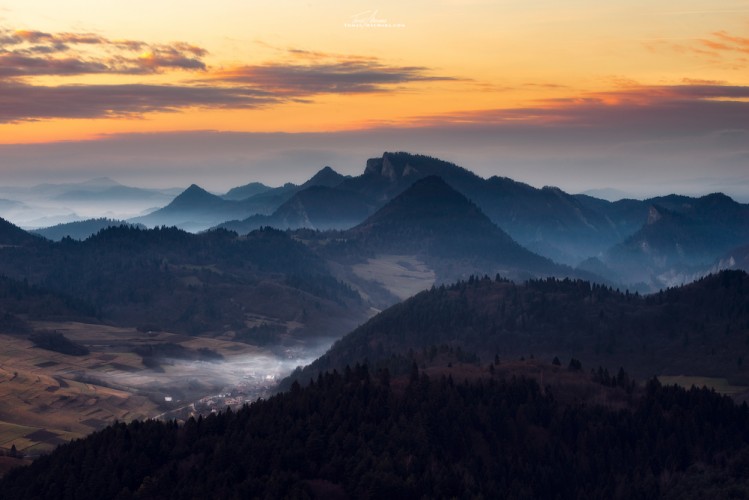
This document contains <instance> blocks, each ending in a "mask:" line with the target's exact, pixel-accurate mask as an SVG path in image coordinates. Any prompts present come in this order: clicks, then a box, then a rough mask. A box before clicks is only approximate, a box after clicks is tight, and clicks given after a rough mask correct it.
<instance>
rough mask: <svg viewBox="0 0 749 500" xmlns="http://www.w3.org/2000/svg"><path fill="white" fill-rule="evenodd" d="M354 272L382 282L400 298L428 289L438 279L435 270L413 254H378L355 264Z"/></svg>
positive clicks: (359, 275) (403, 298) (367, 278)
mask: <svg viewBox="0 0 749 500" xmlns="http://www.w3.org/2000/svg"><path fill="white" fill-rule="evenodd" d="M353 272H354V274H355V275H356V276H358V277H360V278H362V279H364V280H367V281H376V282H378V283H380V284H381V285H382V286H383V287H384V288H385V289H386V290H388V291H389V292H390V293H392V294H393V295H395V296H396V297H398V298H399V299H400V300H405V299H407V298H408V297H411V296H412V295H415V294H417V293H419V292H420V291H422V290H426V289H428V288H429V287H431V286H432V285H433V284H434V282H435V279H436V275H435V273H434V271H433V270H431V269H429V268H428V267H427V266H426V265H425V264H424V263H423V262H421V261H420V260H419V259H417V258H416V257H415V256H412V255H378V256H377V258H375V259H367V262H366V263H361V264H356V265H355V266H353Z"/></svg>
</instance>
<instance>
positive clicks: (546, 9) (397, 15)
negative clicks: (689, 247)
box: [0, 0, 749, 192]
mask: <svg viewBox="0 0 749 500" xmlns="http://www.w3.org/2000/svg"><path fill="white" fill-rule="evenodd" d="M747 66H749V6H748V5H747V4H746V3H745V2H741V1H734V0H721V1H719V2H710V3H708V2H706V1H696V0H692V1H686V2H685V1H679V2H676V1H673V0H669V1H664V2H659V3H658V4H657V5H654V4H653V3H652V2H646V1H644V0H628V1H627V2H623V1H620V2H613V3H609V4H600V3H597V2H593V1H591V0H578V1H575V2H571V3H569V2H568V3H566V4H564V5H561V4H559V3H558V2H552V1H550V0H539V1H537V2H523V3H518V2H510V1H484V0H465V1H463V0H443V1H440V2H412V3H408V4H407V5H403V4H399V3H396V2H391V1H387V2H381V3H379V4H378V5H377V6H373V5H371V4H368V3H364V2H354V3H350V4H347V6H345V7H341V6H340V5H339V4H336V3H334V2H331V1H320V2H314V3H301V2H295V1H287V2H276V3H272V4H262V5H261V4H251V3H249V2H248V3H242V2H236V1H233V0H217V1H214V2H211V3H203V2H191V3H189V4H185V3H184V2H175V1H171V0H165V1H163V2H145V1H142V0H135V1H131V2H127V3H126V2H120V1H112V2H108V4H107V5H106V8H102V9H96V10H94V9H91V8H90V7H89V5H88V4H87V2H85V1H83V0H73V1H69V2H65V3H64V5H63V4H62V3H60V2H52V1H50V0H42V1H35V2H21V1H19V0H11V1H9V2H5V4H4V7H3V8H2V9H0V146H2V145H5V146H4V147H0V171H2V172H3V173H5V174H8V176H7V178H14V177H19V176H20V171H19V169H20V168H21V167H19V165H21V164H27V165H28V164H29V163H28V161H27V160H28V159H26V160H24V159H22V160H23V161H21V162H20V163H18V164H17V165H14V164H10V163H11V162H12V161H13V160H14V158H17V156H16V153H17V152H18V151H23V150H24V148H22V147H21V146H22V145H24V144H26V145H35V144H37V145H40V146H44V145H47V146H49V145H53V144H59V143H71V144H80V145H81V146H80V148H79V149H78V150H77V151H76V152H75V154H76V155H78V157H79V158H80V161H81V163H83V164H92V163H95V162H92V161H91V158H90V157H89V155H90V149H91V148H92V147H93V146H92V145H91V144H90V143H91V142H97V141H104V142H106V141H111V140H113V138H116V137H118V136H123V137H131V136H132V134H146V135H147V134H154V135H155V136H156V135H163V134H167V135H173V134H190V135H191V136H194V134H195V132H197V131H212V132H216V133H219V134H220V133H244V134H250V135H252V134H265V133H282V134H302V135H304V134H323V135H325V134H335V133H339V134H344V135H345V134H350V133H355V132H366V131H371V133H372V137H373V138H372V140H371V141H370V143H369V144H368V145H367V147H364V145H362V146H361V147H360V149H359V150H358V151H359V152H360V153H359V154H361V156H367V155H370V154H371V153H372V152H374V151H377V150H379V152H382V151H383V150H392V149H397V148H398V146H400V145H399V144H394V145H392V146H390V145H389V144H384V143H383V141H382V140H381V137H382V136H383V130H386V129H391V130H402V131H404V132H403V136H404V137H406V136H409V134H410V135H414V134H417V135H419V140H418V141H415V143H416V144H415V146H414V147H417V148H418V151H416V152H422V153H431V152H432V151H433V150H434V151H436V152H439V151H440V149H441V142H442V141H441V139H439V137H440V133H437V132H435V131H442V130H445V129H454V130H455V135H456V136H465V137H469V136H470V134H469V132H470V130H471V129H472V128H473V129H476V128H480V129H481V132H480V134H483V135H482V136H483V137H484V142H483V143H480V144H478V143H476V141H475V140H474V139H467V140H468V141H469V142H471V143H472V144H473V145H472V146H471V155H473V156H470V155H469V156H466V155H463V153H461V152H460V150H461V148H462V149H466V148H467V146H462V145H461V144H456V146H455V147H456V151H457V156H458V157H459V159H460V158H463V157H465V158H469V161H471V159H472V158H473V157H474V156H475V155H476V154H478V153H477V151H479V150H480V149H482V148H483V149H485V150H486V151H490V152H491V154H492V155H495V154H498V153H499V154H501V153H502V151H507V150H508V147H505V148H504V149H503V148H499V149H498V147H497V146H496V144H497V143H501V142H503V140H504V137H506V136H507V135H513V136H515V137H518V138H519V141H520V142H522V143H527V144H528V146H527V147H528V148H529V149H528V157H527V158H523V152H522V151H520V150H519V149H518V148H516V147H513V148H511V149H512V151H511V154H509V156H508V157H507V158H506V159H507V161H506V162H505V163H507V164H508V165H509V166H508V168H509V172H510V173H512V172H513V171H517V170H518V169H519V168H520V167H517V165H521V164H527V165H533V164H535V163H537V162H538V161H540V159H539V158H537V152H536V151H535V150H537V149H539V148H538V147H536V146H535V145H534V144H533V143H532V141H531V138H533V137H539V136H543V137H544V138H546V140H551V141H552V142H558V149H557V154H558V155H559V154H561V155H562V156H563V157H564V158H567V160H569V161H563V162H561V163H560V165H562V166H563V167H560V168H566V169H569V168H572V167H573V165H572V158H569V157H567V156H565V155H569V154H570V153H569V152H570V151H572V150H573V149H574V150H576V151H579V154H577V158H578V159H581V158H582V160H580V161H584V159H585V158H592V157H594V156H596V155H598V156H599V157H600V156H602V154H601V148H609V150H610V151H612V152H613V153H612V154H618V153H619V152H621V151H623V149H625V148H628V147H631V145H632V144H641V143H643V142H647V141H648V137H649V136H648V135H646V133H647V134H650V137H652V139H654V140H663V139H664V138H665V139H668V140H672V141H674V143H673V144H672V146H673V147H674V150H673V151H672V154H671V155H669V151H668V148H667V147H666V146H663V147H660V148H659V150H658V152H657V155H656V156H654V157H653V162H652V163H653V164H654V165H656V166H663V167H662V168H675V167H673V164H674V163H676V159H678V158H681V157H682V156H683V155H682V151H680V150H679V149H678V148H679V147H681V145H682V144H685V143H686V144H689V143H692V142H695V141H696V142H700V141H702V142H710V140H711V139H710V138H711V137H715V136H716V134H717V135H720V134H725V133H730V132H731V131H739V132H741V133H743V132H745V131H747V130H749V72H747V71H746V70H747ZM653 124H655V125H653ZM572 130H576V131H577V132H578V133H577V134H576V135H575V134H571V131H572ZM586 130H588V131H589V132H590V138H589V140H586V138H585V137H584V134H585V131H586ZM550 131H557V132H558V137H561V138H566V139H565V140H557V139H556V137H557V136H555V135H554V134H551V133H550ZM602 131H608V132H609V133H608V135H605V134H604V135H605V137H603V136H602V135H601V132H602ZM430 134H432V137H433V140H432V142H431V143H430V140H429V138H428V137H429V135H430ZM492 134H495V135H492ZM496 134H500V135H496ZM385 135H386V134H385ZM571 135H575V137H576V138H573V137H571ZM214 136H215V135H212V134H206V136H205V137H206V140H210V138H211V137H214ZM342 137H343V136H342ZM549 138H550V139H549ZM617 138H619V139H617ZM565 141H566V142H565ZM332 142H335V141H332ZM718 142H720V141H718ZM432 144H433V146H432ZM406 146H408V144H406ZM284 147H286V148H290V149H294V148H295V145H294V143H293V141H292V142H290V143H289V144H286V145H285V146H284ZM305 147H306V146H305ZM326 147H328V148H329V146H326ZM548 147H549V146H548V144H546V145H543V146H542V147H541V148H540V149H547V148H548ZM638 147H639V146H638ZM711 147H712V146H711ZM212 148H213V146H208V149H212ZM27 149H28V148H27ZM8 151H11V152H12V154H9V153H7V152H8ZM702 152H703V153H704V154H702V155H701V158H700V161H702V162H703V164H702V168H703V170H704V172H705V173H708V172H710V173H713V174H716V175H718V176H722V177H725V178H727V177H729V176H731V175H734V176H741V170H740V166H741V165H742V164H743V163H742V162H745V159H746V158H749V156H748V155H749V151H747V148H746V147H741V146H740V145H739V144H738V143H732V146H731V149H730V150H729V151H726V150H725V149H724V145H722V143H721V144H718V145H714V148H713V149H710V147H707V146H706V149H703V150H702ZM630 153H631V152H628V153H627V154H630ZM71 154H73V153H71ZM98 154H100V155H103V156H101V158H100V159H101V162H100V164H101V165H102V168H104V169H106V168H107V167H106V166H107V165H108V164H110V163H113V162H114V163H117V161H114V160H112V161H110V159H108V158H107V157H106V154H105V153H98ZM215 154H216V155H217V163H220V164H226V163H227V162H228V160H223V159H222V153H221V151H220V150H219V149H216V150H215ZM164 155H168V151H167V152H162V153H158V154H156V153H154V156H153V158H152V162H151V163H152V164H151V165H150V167H149V168H161V167H160V166H159V165H158V162H159V158H162V157H163V156H164ZM534 155H535V156H536V158H535V159H534V158H533V157H534ZM136 156H137V155H136ZM241 156H242V158H245V159H246V164H247V165H253V164H255V163H257V162H258V161H259V160H261V159H262V158H260V159H258V158H255V157H253V156H252V152H243V153H242V155H241ZM346 157H347V158H350V157H351V155H348V156H346ZM544 157H546V158H553V157H554V153H553V151H548V152H546V153H544ZM603 157H604V159H605V155H603ZM476 158H478V157H476ZM235 160H236V158H235ZM36 161H37V162H38V163H37V164H38V167H37V168H38V170H36V171H34V172H32V171H28V172H26V174H27V176H28V177H33V175H32V174H34V173H35V172H36V174H37V175H36V176H37V177H44V176H49V175H51V174H52V173H54V172H59V173H60V175H61V176H63V177H64V176H65V174H66V173H67V172H68V171H67V170H66V168H65V167H64V166H60V162H59V159H56V158H53V157H50V158H46V159H45V158H42V157H39V156H38V155H37V157H36ZM118 161H119V160H118ZM622 161H623V160H622ZM24 162H26V163H24ZM477 162H478V163H479V164H481V165H484V164H487V161H486V158H483V159H482V158H478V160H477ZM643 162H644V159H643ZM614 163H615V164H617V165H621V164H622V163H621V162H620V163H617V162H614ZM512 165H516V167H513V166H512ZM669 165H671V166H669ZM318 166H319V165H315V167H318ZM466 166H468V167H469V168H470V167H471V165H466ZM505 166H507V165H503V168H504V167H505ZM697 167H698V166H697V165H691V166H689V167H688V169H690V175H692V176H694V172H693V170H695V169H697ZM92 168H93V167H92ZM133 168H134V170H135V171H137V168H136V167H133ZM310 168H312V166H310ZM339 168H340V167H339ZM487 168H488V167H487ZM513 168H514V169H515V170H513ZM601 168H602V169H604V170H606V169H608V168H614V167H613V166H610V165H608V164H607V162H606V161H603V162H602V163H601ZM230 170H231V169H226V170H225V175H227V176H228V175H232V174H231V171H230ZM169 171H170V170H169V169H167V168H165V169H164V173H165V175H166V174H167V173H168V172H169ZM487 172H489V170H488V169H487ZM11 173H12V174H13V175H10V174H11ZM99 173H101V172H99ZM103 173H104V174H106V171H103ZM497 173H498V174H502V172H497ZM674 173H675V174H677V175H679V174H680V172H679V171H678V170H674ZM541 174H542V172H537V173H536V174H535V176H536V177H539V178H540V176H541ZM575 175H579V174H575ZM530 177H531V178H533V177H534V175H530ZM682 177H683V176H682ZM19 178H20V177H19ZM562 178H564V176H562ZM245 179H246V177H245V178H243V179H237V180H236V181H235V182H240V181H243V180H245ZM550 181H551V182H554V178H553V177H552V178H551V179H550ZM227 182H228V181H227ZM601 182H603V180H601ZM599 184H600V182H599ZM747 192H749V190H748V191H747Z"/></svg>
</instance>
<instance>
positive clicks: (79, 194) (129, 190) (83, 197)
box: [52, 185, 174, 203]
mask: <svg viewBox="0 0 749 500" xmlns="http://www.w3.org/2000/svg"><path fill="white" fill-rule="evenodd" d="M172 198H174V196H172V195H170V194H167V193H164V192H162V191H159V190H155V189H143V188H136V187H129V186H122V185H116V186H104V187H102V188H101V189H71V190H68V191H64V192H62V193H60V194H58V195H57V196H54V197H53V198H52V199H53V200H56V201H62V202H80V203H82V202H127V201H138V202H150V203H168V202H169V201H171V200H172Z"/></svg>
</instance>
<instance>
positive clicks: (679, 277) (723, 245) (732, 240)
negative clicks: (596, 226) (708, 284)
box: [588, 194, 749, 289]
mask: <svg viewBox="0 0 749 500" xmlns="http://www.w3.org/2000/svg"><path fill="white" fill-rule="evenodd" d="M647 201H648V202H649V203H651V206H650V209H649V214H648V220H647V223H646V224H645V225H643V226H642V228H640V229H639V230H638V231H637V232H636V233H634V234H633V235H632V236H630V237H629V238H627V239H626V240H624V241H623V242H621V243H619V244H617V245H615V246H614V247H612V248H611V249H610V250H608V251H607V252H605V253H604V254H603V255H602V256H601V258H600V261H601V262H602V263H603V264H604V265H605V266H606V267H608V268H609V269H610V270H611V271H612V274H611V275H610V276H611V277H612V278H614V277H616V278H618V280H619V281H621V282H624V283H628V284H642V285H643V286H644V287H646V288H644V289H648V288H650V289H658V288H662V287H665V286H673V285H678V284H682V283H688V282H690V281H693V280H694V279H695V278H697V277H699V276H700V275H702V274H704V273H705V272H706V271H707V270H709V269H711V268H712V267H713V265H714V263H715V261H716V260H717V259H720V258H721V257H723V256H725V254H726V253H727V252H729V251H730V250H731V249H734V248H736V247H739V246H740V245H742V244H747V243H749V205H744V204H741V203H737V202H735V201H734V200H732V199H731V198H729V197H728V196H725V195H723V194H711V195H707V196H703V197H700V198H691V197H686V196H676V195H672V196H666V197H659V198H653V199H651V200H647ZM588 269H589V270H591V271H592V270H593V269H592V268H588Z"/></svg>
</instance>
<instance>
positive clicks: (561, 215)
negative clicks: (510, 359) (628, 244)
mask: <svg viewBox="0 0 749 500" xmlns="http://www.w3.org/2000/svg"><path fill="white" fill-rule="evenodd" d="M429 175H438V176H440V177H441V178H442V179H444V180H445V182H446V183H447V184H449V185H450V186H452V187H453V188H454V189H456V190H458V191H459V192H461V193H462V194H463V195H465V196H466V197H468V198H469V199H470V200H471V201H473V202H474V203H476V205H478V206H479V207H480V208H481V210H482V211H483V212H484V213H485V214H486V215H487V216H488V217H489V218H490V219H491V220H492V221H493V222H494V223H495V224H497V225H498V226H499V227H501V228H502V229H503V230H504V231H506V232H507V233H508V234H509V235H510V236H512V237H513V239H515V240H516V241H518V242H519V243H520V244H522V245H524V246H526V247H528V248H530V249H532V250H534V251H535V252H537V253H540V254H542V255H544V256H546V257H550V258H552V259H555V260H557V261H559V262H563V263H567V264H576V263H578V262H579V261H581V260H583V259H585V258H586V257H589V256H591V255H596V254H598V253H600V252H602V251H604V250H606V249H607V248H609V247H610V246H612V245H614V244H615V243H617V242H619V241H621V240H622V239H624V238H625V237H626V236H628V235H629V234H631V233H632V232H634V231H636V230H637V229H638V228H639V227H640V226H641V225H642V224H643V223H644V221H645V218H646V214H647V207H646V206H641V205H642V202H636V201H634V200H632V201H634V205H635V207H631V206H630V205H632V204H631V203H629V202H624V203H620V204H618V205H617V204H611V203H610V202H606V201H604V200H599V203H598V204H597V206H593V203H592V200H593V199H591V200H590V201H589V202H587V203H586V200H585V199H581V198H590V197H579V196H573V195H570V194H567V193H565V192H563V191H562V190H560V189H558V188H553V187H546V188H543V189H537V188H534V187H532V186H529V185H527V184H524V183H521V182H517V181H513V180H512V179H508V178H506V177H491V178H490V179H483V178H481V177H479V176H477V175H475V174H474V173H472V172H470V171H468V170H466V169H464V168H462V167H459V166H457V165H455V164H453V163H450V162H446V161H442V160H439V159H436V158H432V157H429V156H423V155H413V154H409V153H384V154H383V156H382V157H381V158H372V159H370V160H368V161H367V166H366V169H365V171H364V173H363V174H362V175H361V176H359V177H354V178H351V179H348V180H346V181H344V182H343V183H342V184H341V187H343V188H346V189H351V190H354V191H357V192H361V193H363V194H366V195H368V196H370V197H372V198H373V199H375V200H379V201H380V202H381V203H384V202H386V201H387V200H389V199H391V198H392V197H394V196H395V195H397V194H399V193H400V192H402V191H403V190H405V189H406V188H407V187H408V186H410V185H411V184H412V183H413V182H414V181H416V180H418V179H420V178H423V177H426V176H429ZM604 208H606V209H607V210H605V211H604V210H602V209H604ZM638 209H639V210H638Z"/></svg>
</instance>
